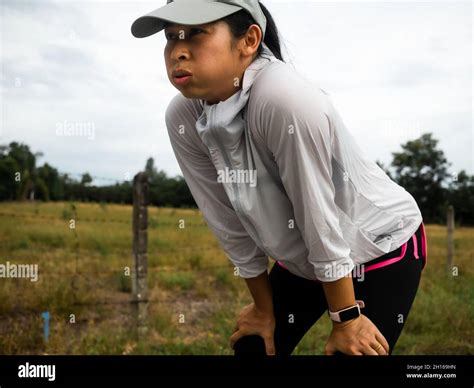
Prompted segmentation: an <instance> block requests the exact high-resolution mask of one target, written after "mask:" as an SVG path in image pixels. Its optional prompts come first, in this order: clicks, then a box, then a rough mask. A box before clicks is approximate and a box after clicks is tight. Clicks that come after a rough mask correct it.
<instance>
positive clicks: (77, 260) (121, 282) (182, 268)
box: [0, 183, 233, 315]
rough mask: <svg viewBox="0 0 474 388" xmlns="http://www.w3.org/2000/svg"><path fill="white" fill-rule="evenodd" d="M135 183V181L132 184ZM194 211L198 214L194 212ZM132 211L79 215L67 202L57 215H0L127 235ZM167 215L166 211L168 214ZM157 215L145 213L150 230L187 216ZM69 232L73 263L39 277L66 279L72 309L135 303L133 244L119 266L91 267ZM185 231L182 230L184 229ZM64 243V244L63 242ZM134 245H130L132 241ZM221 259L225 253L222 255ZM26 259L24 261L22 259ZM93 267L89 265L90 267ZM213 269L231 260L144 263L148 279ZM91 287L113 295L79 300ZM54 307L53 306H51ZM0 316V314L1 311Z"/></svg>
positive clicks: (202, 250) (183, 250)
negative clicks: (119, 229) (120, 230)
mask: <svg viewBox="0 0 474 388" xmlns="http://www.w3.org/2000/svg"><path fill="white" fill-rule="evenodd" d="M134 186H135V183H134ZM196 214H199V213H198V211H196ZM132 216H133V214H130V215H129V218H128V219H124V218H122V219H119V218H114V217H112V218H109V217H91V216H89V217H87V216H83V215H81V214H80V209H79V208H78V206H76V204H75V203H74V202H70V203H69V207H66V208H65V209H64V210H63V213H62V214H57V215H50V214H40V210H39V208H38V207H36V208H35V209H33V211H32V212H18V211H15V212H13V211H5V210H2V211H0V218H4V219H7V220H11V222H33V223H34V222H35V221H39V220H40V221H42V222H43V221H44V222H47V223H48V224H49V225H55V224H56V223H71V222H73V223H74V224H75V225H77V224H79V223H84V222H85V223H90V224H101V225H102V226H101V228H104V229H108V228H110V229H112V228H113V227H114V225H117V224H121V225H127V226H130V234H131V235H132V234H133V226H134V222H133V219H132ZM168 216H169V214H168ZM159 217H160V215H159V214H158V215H156V216H152V217H150V216H148V218H147V221H148V222H147V225H146V228H147V229H148V228H149V229H150V230H153V229H160V228H172V227H175V228H179V225H180V222H181V221H182V220H183V219H185V218H186V216H183V215H178V218H179V219H176V221H161V220H160V219H159ZM185 225H186V226H185V228H199V229H207V228H208V226H207V224H206V223H205V222H204V221H202V222H191V221H186V222H185ZM70 229H71V231H72V244H71V241H69V244H68V245H69V247H70V253H72V256H73V262H72V263H71V262H69V263H68V264H72V265H70V269H69V270H65V269H64V267H65V266H64V265H63V266H62V267H63V269H58V270H56V269H46V270H41V268H40V270H39V271H38V273H39V276H41V277H42V278H53V279H62V280H65V281H66V282H67V283H68V284H69V287H70V291H71V292H72V295H73V296H74V297H73V300H74V302H73V303H72V304H71V306H70V307H71V308H74V307H76V306H89V307H90V306H99V305H133V304H134V303H136V302H137V301H136V298H134V293H133V285H132V286H131V287H130V284H128V283H129V282H132V283H133V276H134V272H136V269H135V271H134V268H133V267H134V262H133V259H134V252H133V246H130V250H129V253H128V254H127V256H128V257H127V258H126V259H125V260H124V261H123V264H124V265H122V266H119V267H115V268H111V267H110V266H108V267H107V268H103V267H101V268H94V266H91V265H90V264H91V259H90V258H89V257H87V253H84V252H83V251H82V250H81V241H82V240H81V234H80V228H77V227H75V226H74V227H70ZM184 233H185V232H184ZM64 245H66V244H64ZM132 245H133V244H132ZM216 251H220V247H219V246H218V245H212V246H198V245H192V246H186V245H183V244H177V245H176V246H173V249H172V250H169V251H167V249H166V248H163V249H162V250H160V254H162V255H166V254H173V255H184V256H189V255H193V254H194V255H195V254H200V255H206V254H207V253H210V252H213V253H215V252H216ZM223 258H224V256H223ZM20 261H21V260H20V259H19V258H15V262H20ZM25 262H26V261H25ZM84 262H87V264H88V265H87V267H88V268H87V269H84V268H83V267H84V265H83V264H84ZM97 264H98V265H103V263H99V262H97ZM91 267H92V268H91ZM196 270H197V271H204V272H206V271H216V270H228V271H229V272H231V271H233V267H232V265H231V263H230V262H229V261H227V260H223V262H222V264H212V265H209V264H208V265H204V264H201V263H200V262H198V263H192V262H183V263H177V264H176V265H161V264H159V265H154V266H149V265H148V263H147V265H146V276H147V278H148V279H147V280H149V278H153V279H155V275H156V274H170V273H183V272H191V271H196ZM91 287H93V288H95V289H96V290H97V289H99V288H100V289H102V290H109V291H111V294H112V296H111V297H110V298H108V299H94V300H93V301H86V302H84V301H81V299H82V298H81V293H83V292H84V289H90V288H91ZM120 287H122V289H126V290H127V291H126V292H123V291H122V292H119V291H118V290H117V288H120ZM144 302H146V304H163V303H166V301H164V300H158V299H154V298H149V297H147V298H146V299H145V300H144ZM51 308H53V309H54V306H51ZM43 311H44V309H38V308H28V307H26V308H22V307H21V306H17V307H15V308H14V309H13V310H12V311H11V312H12V313H13V312H18V313H20V312H22V313H24V314H30V313H38V314H39V313H42V312H43ZM0 315H1V313H0Z"/></svg>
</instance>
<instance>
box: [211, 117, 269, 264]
mask: <svg viewBox="0 0 474 388" xmlns="http://www.w3.org/2000/svg"><path fill="white" fill-rule="evenodd" d="M210 113H211V115H210V116H211V123H213V122H214V121H213V120H212V119H213V110H212V109H211V110H210ZM244 126H246V123H245V119H244ZM245 128H246V127H245ZM209 131H210V133H211V135H212V139H213V140H214V143H215V144H216V146H217V147H218V148H219V150H220V152H221V154H222V156H223V158H224V163H225V164H226V165H227V167H229V168H230V169H231V170H233V169H234V167H233V165H232V163H231V161H230V158H229V156H228V155H227V153H226V151H225V147H222V145H221V144H220V142H218V141H217V137H216V136H214V126H213V125H212V124H211V125H210V126H209ZM232 187H233V188H234V193H235V206H236V209H235V211H236V212H238V213H239V214H240V216H241V217H242V218H244V219H245V220H247V225H248V226H249V229H251V232H249V231H248V230H247V232H249V233H250V234H251V237H252V239H253V240H254V241H255V242H256V243H257V245H259V247H260V249H262V250H263V251H264V252H265V253H267V254H270V255H271V256H273V255H272V254H271V252H268V249H267V248H266V247H265V246H264V244H263V243H262V241H261V239H260V238H259V236H258V234H257V231H256V230H255V228H254V226H253V224H252V223H251V222H250V221H249V219H248V217H247V216H246V215H245V212H244V211H243V209H242V204H241V201H240V190H239V186H238V183H236V182H234V183H232Z"/></svg>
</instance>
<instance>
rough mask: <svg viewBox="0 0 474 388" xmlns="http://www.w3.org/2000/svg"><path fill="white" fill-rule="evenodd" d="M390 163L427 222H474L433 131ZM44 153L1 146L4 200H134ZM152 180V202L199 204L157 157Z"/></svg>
mask: <svg viewBox="0 0 474 388" xmlns="http://www.w3.org/2000/svg"><path fill="white" fill-rule="evenodd" d="M401 149H402V150H401V151H400V152H393V153H392V162H391V163H390V165H389V166H387V167H386V166H384V165H383V164H382V163H380V162H378V161H377V164H378V165H379V166H380V167H381V168H382V169H383V170H384V171H385V172H386V173H387V174H388V175H389V176H390V178H391V179H393V180H394V181H395V182H397V183H398V184H400V185H401V186H402V187H404V188H405V189H406V190H407V191H408V192H409V193H411V194H412V195H413V197H414V198H415V199H416V201H417V203H418V205H419V207H420V209H421V212H422V214H423V219H424V221H425V222H426V223H445V218H446V217H445V215H446V209H447V206H448V205H453V206H454V209H455V214H456V222H457V223H458V224H460V225H474V176H470V175H468V174H467V173H466V171H464V170H461V171H459V172H450V171H449V167H450V165H451V163H449V162H448V161H447V159H446V157H445V155H444V152H443V151H442V150H440V149H438V140H436V139H434V138H433V136H432V134H431V133H426V134H423V135H421V136H420V137H419V138H418V139H415V140H410V141H408V142H407V143H405V144H402V145H401ZM42 156H43V154H42V153H40V152H37V153H33V152H32V151H31V150H30V148H29V146H28V145H26V144H22V143H18V142H11V143H10V144H8V145H0V201H15V200H19V201H21V200H29V199H35V200H42V201H84V202H89V201H91V202H108V203H126V204H131V203H132V182H131V181H123V182H115V184H111V185H108V186H96V185H93V184H92V182H93V177H92V176H91V175H90V174H89V173H84V174H82V175H81V178H80V179H74V178H73V177H71V176H69V175H68V174H67V173H61V172H59V171H58V170H57V169H56V168H54V167H53V166H51V165H49V164H48V163H44V164H43V165H42V166H37V162H38V159H39V158H41V157H42ZM144 171H145V172H146V173H147V174H148V179H149V198H150V204H151V205H154V206H166V207H178V208H179V207H196V203H195V201H194V199H193V197H192V195H191V192H190V191H189V188H188V186H187V184H186V181H185V180H184V178H182V177H180V176H177V177H168V176H167V174H166V173H165V172H164V171H162V170H158V169H157V168H156V166H155V164H154V160H153V158H149V159H148V160H147V161H146V163H145V167H144Z"/></svg>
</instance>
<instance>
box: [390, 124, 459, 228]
mask: <svg viewBox="0 0 474 388" xmlns="http://www.w3.org/2000/svg"><path fill="white" fill-rule="evenodd" d="M437 145H438V140H436V139H434V138H433V137H432V134H431V133H426V134H423V135H422V136H421V137H420V138H418V139H415V140H410V141H408V142H407V143H405V144H402V146H401V147H402V152H393V153H392V155H393V161H392V164H391V169H393V170H394V174H393V178H392V179H394V180H395V181H396V182H397V183H398V184H399V185H401V186H402V187H404V188H405V190H407V191H408V192H409V193H410V194H412V195H413V197H414V198H415V200H416V201H417V203H418V206H419V207H420V210H421V212H422V214H423V218H424V220H425V222H444V214H445V210H446V205H447V203H446V201H447V192H446V186H447V178H448V177H449V176H450V175H449V173H448V167H449V165H450V163H448V161H447V159H446V157H445V156H444V152H443V151H442V150H439V149H437Z"/></svg>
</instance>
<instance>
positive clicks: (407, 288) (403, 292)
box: [234, 224, 426, 355]
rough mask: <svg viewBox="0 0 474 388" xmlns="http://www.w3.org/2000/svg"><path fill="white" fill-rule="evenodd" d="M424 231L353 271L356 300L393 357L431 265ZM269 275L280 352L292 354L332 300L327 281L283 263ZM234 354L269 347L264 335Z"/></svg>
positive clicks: (249, 339) (248, 339)
mask: <svg viewBox="0 0 474 388" xmlns="http://www.w3.org/2000/svg"><path fill="white" fill-rule="evenodd" d="M424 233H425V231H424V226H423V224H421V225H420V227H419V228H418V230H417V231H416V233H415V234H414V235H413V236H412V238H410V240H408V241H407V242H406V243H405V244H403V245H402V246H401V247H400V248H398V249H397V250H395V251H392V252H389V253H387V254H385V255H384V256H381V257H378V258H376V259H374V260H372V261H370V262H368V263H365V264H364V265H363V266H361V267H362V268H365V269H366V271H365V272H364V273H363V275H361V276H354V275H355V274H357V272H356V271H354V272H353V284H354V291H355V296H356V299H358V300H363V301H364V303H365V308H363V309H362V313H363V314H364V315H365V316H367V317H368V318H369V319H370V320H371V321H372V322H373V323H374V324H375V325H376V326H377V328H378V329H379V330H380V332H381V333H382V334H383V335H384V337H385V338H386V340H387V342H388V344H389V346H390V353H391V352H392V351H393V349H394V347H395V344H396V342H397V340H398V337H399V336H400V334H401V331H402V328H403V325H404V323H405V322H406V320H407V317H408V313H409V311H410V308H411V306H412V303H413V300H414V298H415V295H416V292H417V289H418V284H419V281H420V276H421V272H422V269H423V267H424V265H425V262H426V235H425V234H424ZM387 259H391V260H392V263H391V264H389V265H385V266H382V265H383V264H382V263H385V264H387V263H388V261H387ZM359 269H361V268H359ZM359 272H360V271H359ZM359 275H360V273H359ZM269 277H270V283H271V287H272V292H273V310H274V314H275V320H276V327H275V333H274V340H275V348H276V354H277V355H279V354H282V355H289V354H291V353H292V352H293V350H294V348H295V347H296V345H298V343H299V342H300V341H301V339H302V338H303V336H304V335H305V334H306V332H307V331H308V330H309V329H310V328H311V327H312V326H313V325H314V324H315V323H316V322H317V321H318V319H319V318H320V317H321V316H322V314H324V313H325V312H326V311H327V308H328V306H327V302H326V298H325V295H324V291H323V287H322V285H321V282H319V281H314V280H308V279H304V278H302V277H299V276H296V275H293V274H292V273H290V272H289V271H288V270H287V269H285V268H283V267H282V266H281V265H279V264H278V263H275V264H274V265H273V267H272V269H271V271H270V275H269ZM328 336H329V333H328ZM234 351H235V355H242V354H265V345H264V342H263V339H262V338H261V337H260V336H257V335H251V336H245V337H242V338H241V339H240V340H238V341H237V342H236V343H235V345H234ZM341 354H342V353H341Z"/></svg>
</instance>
